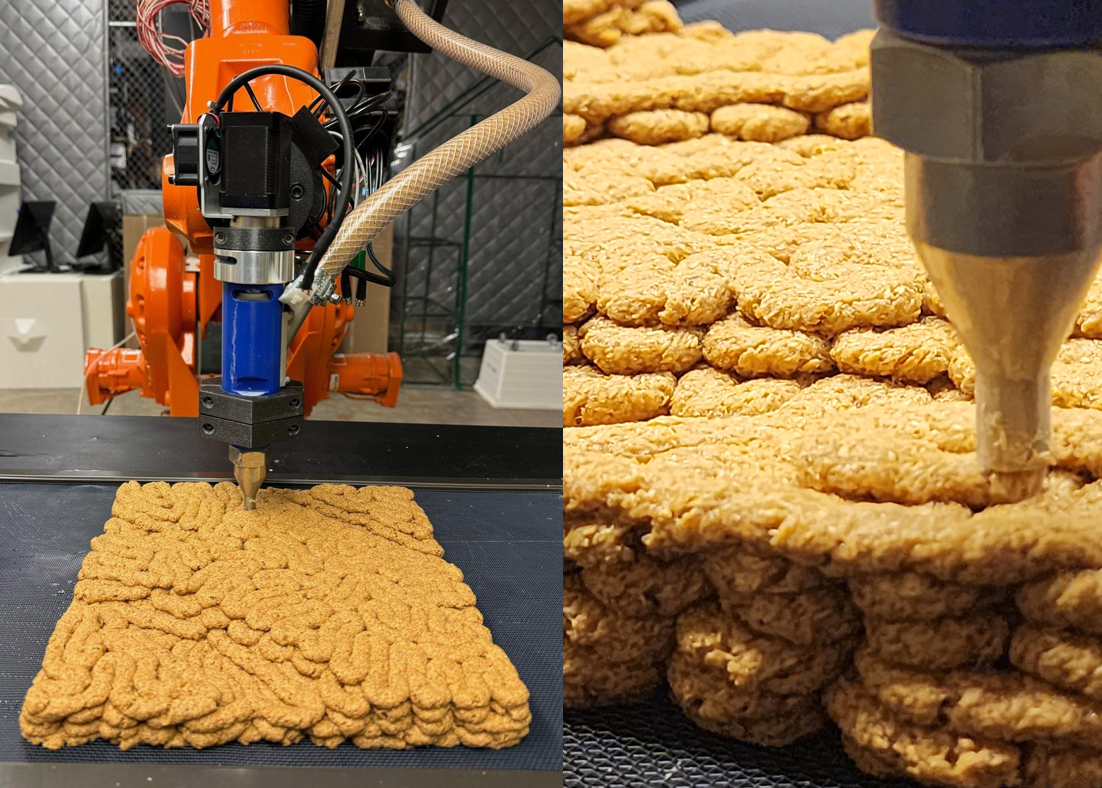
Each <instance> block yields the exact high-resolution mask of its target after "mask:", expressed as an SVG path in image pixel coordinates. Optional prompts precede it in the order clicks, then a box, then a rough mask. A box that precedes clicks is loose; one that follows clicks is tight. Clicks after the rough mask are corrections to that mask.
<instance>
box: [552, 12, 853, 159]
mask: <svg viewBox="0 0 1102 788" xmlns="http://www.w3.org/2000/svg"><path fill="white" fill-rule="evenodd" d="M657 5H659V4H656V3H646V4H644V5H643V6H642V9H641V10H645V9H648V8H650V7H652V6H657ZM661 5H663V6H665V5H666V4H665V3H662V4H661ZM564 13H565V6H564ZM617 13H624V11H622V10H621V11H618V12H617ZM651 18H655V16H654V15H652V17H651ZM652 29H655V30H657V29H664V30H667V31H669V32H662V33H658V32H655V33H653V34H651V35H637V36H630V37H624V38H620V37H616V38H613V39H611V40H609V41H607V44H611V46H608V47H607V48H601V47H603V46H606V45H607V44H606V42H600V41H594V40H593V39H592V38H591V37H583V36H574V37H575V38H577V39H579V40H581V41H585V42H586V43H577V42H575V41H567V42H566V43H565V44H564V47H563V144H564V145H577V144H582V143H585V142H589V141H592V140H594V139H598V138H600V137H603V136H612V137H621V138H624V139H628V140H631V141H633V142H638V143H642V144H646V145H657V144H660V143H664V142H675V141H685V140H689V139H695V138H698V137H701V136H703V135H704V134H706V133H707V132H708V131H709V130H710V131H712V132H715V133H719V134H724V135H727V136H730V137H732V138H734V139H743V140H753V141H758V142H778V141H780V140H784V139H788V138H790V137H794V136H797V135H800V134H804V133H806V132H808V131H809V130H811V131H817V132H821V133H823V134H830V135H833V136H836V137H841V138H844V139H856V138H858V137H863V136H865V135H866V134H868V133H869V106H868V102H867V97H868V92H869V69H868V63H869V57H868V44H869V41H870V40H871V38H872V31H871V30H865V31H860V32H857V33H853V34H851V35H847V36H843V37H842V38H839V39H838V40H837V41H828V40H827V39H825V38H823V37H822V36H819V35H815V34H812V33H779V32H775V31H771V30H764V31H763V30H755V31H750V32H743V33H731V32H729V31H727V30H724V29H723V28H722V27H721V26H719V25H717V24H715V23H701V24H695V25H688V26H686V27H685V28H684V29H679V25H673V24H669V25H667V26H666V27H664V28H658V27H657V26H656V27H654V28H652ZM567 37H568V38H570V37H571V36H570V28H569V27H568V28H567ZM587 44H597V46H587Z"/></svg>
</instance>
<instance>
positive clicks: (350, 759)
mask: <svg viewBox="0 0 1102 788" xmlns="http://www.w3.org/2000/svg"><path fill="white" fill-rule="evenodd" d="M114 497H115V487H113V486H92V485H60V484H58V485H54V484H0V621H3V622H4V630H3V634H2V637H0V761H46V760H50V761H62V762H68V763H108V762H122V763H126V762H130V763H162V764H181V765H186V764H205V765H215V764H219V765H229V766H300V767H319V766H320V767H326V766H329V767H375V768H386V767H390V768H394V767H419V768H441V769H446V768H455V769H490V770H497V769H522V770H541V771H542V770H553V771H558V770H559V769H561V768H562V642H561V640H560V636H559V622H560V619H561V602H562V580H561V577H560V572H559V569H558V566H559V562H560V558H561V553H562V535H561V533H560V531H561V525H562V498H561V497H560V496H559V495H558V494H556V493H541V492H442V491H418V492H417V493H416V501H417V503H419V504H420V505H421V507H422V508H423V509H424V510H425V512H426V513H427V514H428V516H429V520H430V521H431V522H432V524H433V527H434V530H435V534H436V539H437V541H439V542H440V544H442V545H443V546H444V550H445V558H446V559H447V560H448V561H450V562H451V563H453V564H455V565H456V566H458V567H459V568H460V569H462V570H463V574H464V577H465V579H466V582H467V583H468V585H470V587H471V588H472V589H473V590H474V593H475V596H476V597H477V598H478V608H479V610H481V611H482V614H483V616H484V618H485V622H486V626H488V627H489V628H490V631H491V632H493V635H494V641H495V642H496V643H498V644H499V645H500V646H501V647H502V648H503V649H504V650H505V652H506V653H507V654H508V655H509V657H510V659H512V661H513V664H514V665H516V667H517V670H518V671H519V672H520V676H521V678H522V679H523V680H524V682H525V683H526V684H527V685H528V689H529V692H530V693H531V699H530V701H529V703H530V706H531V710H532V726H531V730H530V733H529V734H528V736H527V738H525V739H524V741H523V742H521V743H520V744H519V745H517V746H516V747H511V748H508V749H505V750H497V751H493V750H471V749H466V748H463V747H456V748H452V749H445V748H424V749H415V750H405V751H390V750H360V749H357V748H356V747H354V746H352V745H348V744H345V745H342V746H340V747H338V748H336V749H335V750H325V749H322V748H320V747H316V746H314V745H313V744H311V743H309V742H303V743H300V744H297V745H295V746H293V747H279V746H276V745H269V744H264V743H261V744H253V745H250V746H248V747H243V746H241V745H237V744H231V745H224V746H221V747H215V748H212V749H210V750H202V751H196V750H164V749H159V748H153V747H147V746H141V747H136V748H134V749H133V750H130V751H128V752H122V751H121V750H119V749H118V747H116V746H114V745H111V744H108V743H106V742H93V743H91V744H86V745H83V746H81V747H74V748H71V749H66V750H62V751H56V752H51V751H48V750H44V749H42V748H40V747H35V746H33V745H30V744H28V743H27V742H25V741H24V740H23V738H22V737H21V736H20V735H19V709H20V707H21V706H22V703H23V695H24V693H25V692H26V691H27V687H29V686H30V683H31V679H33V678H34V675H35V673H37V671H38V668H39V666H40V665H41V662H42V653H43V651H44V649H45V647H46V641H47V640H48V639H49V636H50V633H51V632H52V631H53V628H54V624H55V623H56V622H57V619H58V618H59V617H60V616H61V614H62V613H63V612H64V611H65V609H66V608H67V607H68V605H69V601H70V600H71V598H72V590H73V584H74V583H75V582H76V576H77V571H78V570H79V568H80V562H81V561H82V560H83V558H84V556H85V555H86V554H87V552H88V549H89V548H88V543H89V541H90V540H91V539H92V537H94V536H96V535H98V534H100V533H102V532H103V524H104V523H105V522H106V521H107V519H108V518H109V517H110V516H111V502H112V501H113V500H114Z"/></svg>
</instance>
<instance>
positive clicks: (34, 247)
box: [8, 200, 58, 273]
mask: <svg viewBox="0 0 1102 788" xmlns="http://www.w3.org/2000/svg"><path fill="white" fill-rule="evenodd" d="M56 207H57V202H56V201H54V200H48V201H45V202H28V201H26V200H24V201H23V203H22V204H21V205H20V206H19V216H18V217H17V218H16V220H15V232H14V233H13V234H12V237H11V246H10V247H9V248H8V254H10V255H13V256H14V255H20V254H31V253H32V252H45V257H46V264H45V265H39V264H37V263H33V264H32V265H31V267H30V268H24V269H22V270H21V273H44V272H47V271H48V272H50V273H57V270H58V268H57V264H56V263H55V262H54V253H53V250H52V249H51V248H50V222H52V221H53V218H54V209H55V208H56Z"/></svg>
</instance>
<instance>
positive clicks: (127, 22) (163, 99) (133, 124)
mask: <svg viewBox="0 0 1102 788" xmlns="http://www.w3.org/2000/svg"><path fill="white" fill-rule="evenodd" d="M108 13H109V17H108V53H107V54H108V58H109V64H108V65H109V81H108V91H109V96H108V99H109V106H110V118H111V120H110V134H111V148H110V151H111V182H112V185H113V187H114V189H115V191H116V193H117V194H119V195H120V196H121V195H122V194H123V193H125V192H127V191H130V190H141V189H160V188H161V159H162V158H163V157H164V156H165V155H166V154H167V153H170V152H171V150H172V137H171V135H170V134H169V133H168V124H170V123H177V122H179V120H180V114H181V113H182V112H183V107H184V83H183V80H180V79H176V78H175V77H173V76H172V75H171V74H170V73H169V72H168V70H167V69H165V68H163V67H162V66H161V64H160V63H158V62H157V61H155V60H154V59H153V58H152V57H151V56H150V55H149V53H148V52H146V51H145V49H143V48H142V45H141V44H140V43H139V41H138V33H137V27H136V26H135V24H134V0H110V4H109V6H108ZM161 25H162V28H163V29H164V30H165V31H166V32H170V33H172V34H174V35H178V36H180V37H181V38H184V39H185V40H188V39H191V38H193V37H194V36H195V35H197V34H198V32H199V31H198V30H197V29H196V28H195V27H194V24H193V23H192V21H191V17H190V16H189V15H188V14H187V12H186V10H185V8H184V7H183V6H179V7H170V8H168V9H166V10H165V11H163V12H162V13H161Z"/></svg>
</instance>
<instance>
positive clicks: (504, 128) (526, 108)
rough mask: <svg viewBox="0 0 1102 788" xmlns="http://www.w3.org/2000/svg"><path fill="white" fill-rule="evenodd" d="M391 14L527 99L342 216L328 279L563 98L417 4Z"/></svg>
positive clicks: (536, 71) (402, 1)
mask: <svg viewBox="0 0 1102 788" xmlns="http://www.w3.org/2000/svg"><path fill="white" fill-rule="evenodd" d="M394 10H395V12H396V13H397V14H398V17H399V19H401V20H402V23H403V24H404V25H405V26H406V27H407V28H409V30H410V32H412V33H413V34H414V35H415V36H417V38H419V39H421V40H422V41H424V42H425V43H426V44H428V45H429V46H431V47H432V48H433V49H434V50H436V51H437V52H440V53H442V54H444V55H447V56H448V57H450V58H452V59H453V60H457V61H459V62H460V63H463V64H464V65H468V66H471V67H472V68H475V69H477V70H479V71H481V72H482V73H484V74H488V75H489V76H491V77H494V78H495V79H499V80H502V81H503V82H508V83H509V84H510V85H512V86H514V87H516V88H519V89H521V90H523V91H524V92H525V94H526V95H525V96H524V98H522V99H520V100H519V101H517V102H516V103H514V104H511V105H510V106H508V107H506V108H505V109H503V110H501V111H500V112H498V113H497V114H495V115H492V116H491V117H489V118H487V119H486V120H484V121H482V122H481V123H479V124H477V125H475V126H472V127H471V128H469V129H467V130H466V131H464V132H463V133H462V134H460V135H458V136H457V137H454V138H452V139H450V140H448V141H447V142H445V143H444V144H443V145H441V146H440V147H438V148H436V149H435V150H433V151H431V152H430V153H427V154H426V155H424V156H422V157H421V158H420V159H418V160H417V161H416V162H414V163H413V164H411V165H410V166H409V167H407V168H406V169H404V170H403V171H402V172H401V173H399V174H398V175H397V176H395V177H394V179H393V180H391V181H388V182H387V183H385V184H384V185H383V186H382V188H380V189H379V190H378V191H377V192H375V193H374V194H373V195H372V196H371V197H370V198H369V199H367V200H366V201H365V202H363V203H361V204H360V205H359V206H358V207H357V208H356V209H355V210H354V211H352V213H350V214H349V215H348V216H347V217H345V220H344V222H343V223H342V224H341V228H340V231H339V232H338V233H337V236H336V238H334V239H333V243H332V245H330V247H329V249H328V250H327V251H326V253H325V256H324V257H323V258H322V260H321V266H320V267H321V269H322V270H323V271H325V272H326V273H327V274H329V276H331V277H336V276H337V275H339V274H340V272H341V271H342V270H343V269H344V267H345V266H346V265H347V264H348V263H349V261H350V260H351V259H352V258H353V257H354V256H355V255H356V253H357V252H359V251H360V250H362V249H363V248H365V247H366V246H367V244H368V243H369V242H370V241H371V240H372V239H374V238H375V236H377V235H378V234H379V233H380V232H382V231H383V230H384V229H385V228H386V227H387V226H388V225H389V224H390V223H391V222H393V221H394V220H395V219H396V218H398V216H400V215H401V214H402V213H404V212H405V211H407V210H409V209H410V208H412V207H413V206H414V205H416V204H417V203H419V202H421V200H423V199H425V197H427V196H428V195H429V194H431V193H432V192H433V191H435V190H436V189H438V188H439V187H440V186H442V185H443V184H444V183H447V182H448V181H450V180H451V179H452V178H454V177H455V176H457V175H459V174H461V173H463V172H464V171H466V170H467V169H469V168H470V167H473V166H474V165H475V164H478V163H479V162H480V161H483V160H484V159H486V158H487V157H489V156H491V155H492V154H494V153H495V152H497V151H499V150H501V149H502V148H504V147H505V146H506V145H508V144H509V143H510V142H512V141H513V140H515V139H517V138H519V137H521V136H523V135H525V134H527V133H528V132H529V131H531V130H532V129H533V128H535V127H536V126H537V125H538V124H539V123H541V122H542V121H543V120H544V119H546V118H547V117H548V116H549V115H550V114H551V113H552V112H553V111H554V110H555V108H556V107H557V106H558V104H559V98H560V97H561V89H560V87H559V82H558V79H556V78H555V77H554V76H552V75H551V74H550V73H549V72H548V71H545V70H544V69H542V68H540V67H539V66H537V65H534V64H532V63H529V62H528V61H526V60H522V59H521V58H519V57H514V56H513V55H510V54H507V53H505V52H501V51H499V50H497V49H493V48H492V47H488V46H486V45H485V44H480V43H478V42H477V41H472V40H471V39H469V38H465V37H464V36H461V35H459V34H458V33H456V32H454V31H452V30H449V29H448V28H446V27H444V26H443V25H441V24H438V23H437V22H435V21H433V20H432V19H431V18H430V17H429V16H427V15H426V14H425V13H424V12H423V11H422V10H421V9H420V8H418V6H417V4H416V3H415V2H413V0H397V2H395V3H394Z"/></svg>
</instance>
